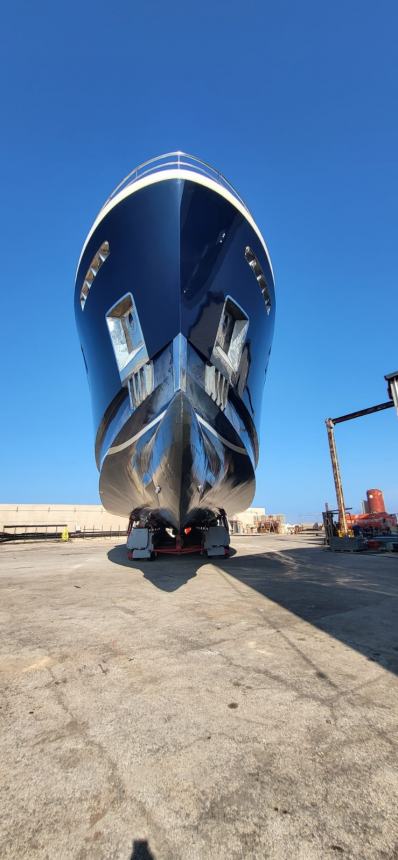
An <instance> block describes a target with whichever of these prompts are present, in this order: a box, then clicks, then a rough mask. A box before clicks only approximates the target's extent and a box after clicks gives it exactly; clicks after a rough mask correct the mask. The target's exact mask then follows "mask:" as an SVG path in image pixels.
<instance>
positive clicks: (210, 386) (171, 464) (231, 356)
mask: <svg viewBox="0 0 398 860" xmlns="http://www.w3.org/2000/svg"><path fill="white" fill-rule="evenodd" d="M130 190H131V193H126V195H125V196H124V197H123V198H122V199H119V200H118V198H116V199H115V202H114V203H112V205H111V206H110V207H108V209H107V208H106V207H105V210H104V214H103V217H101V218H100V219H97V221H98V223H97V224H96V226H95V229H94V230H93V231H92V233H91V235H90V238H89V240H88V242H87V243H86V246H85V248H84V253H83V255H82V257H81V260H80V263H79V267H78V272H77V278H76V293H75V311H76V320H77V326H78V330H79V335H80V340H81V345H82V350H83V355H84V360H85V365H86V369H87V374H88V381H89V386H90V392H91V397H92V405H93V414H94V422H95V432H96V458H97V464H98V468H99V470H100V495H101V499H102V502H103V504H104V506H105V507H106V508H107V509H108V510H110V511H112V512H114V513H117V514H121V515H126V516H129V515H130V513H131V512H132V511H136V514H137V519H139V520H141V521H144V520H149V521H151V520H152V521H154V522H160V523H163V524H165V525H170V526H174V527H175V528H182V527H184V526H186V525H189V524H193V523H197V522H202V523H203V522H211V521H212V519H214V516H215V514H217V513H218V512H219V510H220V509H222V510H225V511H226V513H227V514H229V515H231V514H233V513H235V512H237V511H239V510H243V509H244V508H246V507H247V506H248V505H250V503H251V501H252V498H253V495H254V491H255V467H256V464H257V460H258V450H259V440H258V432H257V431H258V427H259V422H260V414H261V402H262V394H263V387H264V381H265V374H266V370H267V365H268V360H269V355H270V350H271V342H272V334H273V324H274V313H275V301H274V286H273V278H272V271H271V267H270V263H269V258H268V255H267V252H266V250H265V247H264V244H263V241H262V240H261V237H260V235H259V232H258V230H257V228H255V225H254V226H253V222H251V219H250V216H248V217H246V216H245V214H244V212H242V207H238V206H237V205H235V204H234V202H233V200H231V195H229V196H228V195H225V194H223V193H219V192H218V190H217V189H216V188H215V187H214V183H208V184H207V185H206V184H204V183H202V181H200V177H199V178H198V177H196V176H195V175H193V176H192V178H191V177H189V178H188V177H187V176H186V174H185V173H184V172H182V173H181V177H180V175H178V176H177V177H172V178H164V176H162V177H161V178H160V177H156V181H153V182H151V183H150V184H148V185H145V186H144V187H141V188H139V187H136V188H134V186H132V188H131V189H130Z"/></svg>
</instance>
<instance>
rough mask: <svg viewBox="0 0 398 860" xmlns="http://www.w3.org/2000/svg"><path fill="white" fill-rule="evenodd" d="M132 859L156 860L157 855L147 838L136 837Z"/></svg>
mask: <svg viewBox="0 0 398 860" xmlns="http://www.w3.org/2000/svg"><path fill="white" fill-rule="evenodd" d="M130 860H155V855H154V854H152V851H151V849H150V847H149V845H148V841H147V839H135V840H134V842H133V850H132V852H131V855H130Z"/></svg>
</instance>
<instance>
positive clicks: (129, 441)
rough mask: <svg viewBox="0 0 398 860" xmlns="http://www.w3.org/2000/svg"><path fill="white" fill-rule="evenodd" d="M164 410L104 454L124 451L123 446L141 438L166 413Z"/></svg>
mask: <svg viewBox="0 0 398 860" xmlns="http://www.w3.org/2000/svg"><path fill="white" fill-rule="evenodd" d="M166 411H167V410H166V409H165V410H164V412H161V413H160V415H158V417H157V418H154V419H153V421H150V422H149V424H146V425H145V427H143V428H142V430H139V431H138V433H136V434H135V436H132V437H131V439H126V441H125V442H121V443H120V445H114V446H113V448H109V450H108V453H107V455H106V456H107V457H108V456H109V454H119V452H120V451H124V449H125V448H129V447H130V445H133V444H134V442H137V441H138V439H141V436H144V434H145V433H147V432H148V430H151V429H152V427H155V425H156V424H159V421H161V420H162V418H163V417H164V416H165V415H166Z"/></svg>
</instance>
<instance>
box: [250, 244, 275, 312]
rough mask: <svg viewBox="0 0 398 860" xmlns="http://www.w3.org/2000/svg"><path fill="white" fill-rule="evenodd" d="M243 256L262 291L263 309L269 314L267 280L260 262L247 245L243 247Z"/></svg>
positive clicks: (270, 303) (269, 298)
mask: <svg viewBox="0 0 398 860" xmlns="http://www.w3.org/2000/svg"><path fill="white" fill-rule="evenodd" d="M245 258H246V262H247V263H248V264H249V266H250V268H251V270H252V272H253V275H254V277H255V279H256V281H257V283H258V285H259V287H260V290H261V292H262V295H263V299H264V304H265V310H266V311H267V314H269V313H270V312H271V306H272V302H271V295H270V291H269V289H268V286H267V282H266V280H265V276H264V272H263V270H262V268H261V266H260V263H259V262H258V259H257V257H256V255H255V253H254V251H252V249H251V248H249V246H248V245H247V246H246V248H245Z"/></svg>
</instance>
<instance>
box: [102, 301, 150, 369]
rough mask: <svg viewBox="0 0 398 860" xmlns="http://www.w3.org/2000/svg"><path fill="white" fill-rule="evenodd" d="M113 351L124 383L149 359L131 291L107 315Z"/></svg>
mask: <svg viewBox="0 0 398 860" xmlns="http://www.w3.org/2000/svg"><path fill="white" fill-rule="evenodd" d="M106 322H107V326H108V331H109V334H110V338H111V341H112V346H113V351H114V353H115V358H116V362H117V366H118V370H119V373H120V378H121V380H122V382H123V383H126V384H127V380H128V378H129V377H130V376H131V375H132V374H133V373H136V371H137V370H138V369H139V368H140V367H142V365H143V364H145V363H146V362H147V361H148V353H147V349H146V346H145V341H144V336H143V334H142V329H141V325H140V321H139V318H138V313H137V308H136V306H135V302H134V301H133V297H132V295H131V293H128V294H127V295H126V296H123V298H122V299H120V301H118V302H117V303H116V304H115V305H113V307H112V308H110V310H109V311H108V313H107V315H106Z"/></svg>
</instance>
